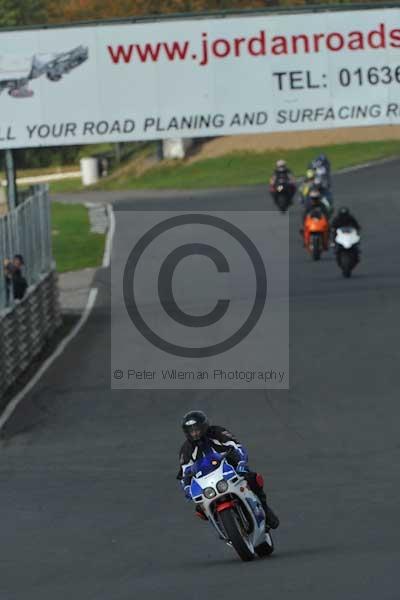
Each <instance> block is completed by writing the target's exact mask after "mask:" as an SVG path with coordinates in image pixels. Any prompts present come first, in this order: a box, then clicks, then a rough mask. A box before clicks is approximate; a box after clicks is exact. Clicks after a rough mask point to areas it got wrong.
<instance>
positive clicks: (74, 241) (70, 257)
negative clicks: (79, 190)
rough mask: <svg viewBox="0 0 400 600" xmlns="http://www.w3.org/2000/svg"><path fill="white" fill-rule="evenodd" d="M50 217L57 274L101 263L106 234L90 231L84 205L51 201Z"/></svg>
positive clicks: (96, 265)
mask: <svg viewBox="0 0 400 600" xmlns="http://www.w3.org/2000/svg"><path fill="white" fill-rule="evenodd" d="M51 218H52V239H53V254H54V258H55V261H56V265H57V271H58V272H59V273H64V272H65V271H77V270H79V269H85V268H87V267H98V266H99V265H100V264H101V261H102V258H103V252H104V242H105V235H104V234H100V233H91V232H90V223H89V214H88V210H87V208H86V207H85V206H82V205H80V204H61V203H59V202H53V203H52V205H51Z"/></svg>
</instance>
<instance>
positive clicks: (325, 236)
mask: <svg viewBox="0 0 400 600" xmlns="http://www.w3.org/2000/svg"><path fill="white" fill-rule="evenodd" d="M303 240H304V247H305V248H307V250H308V251H309V252H310V254H311V256H312V257H313V259H314V260H319V259H320V258H321V254H322V252H323V251H324V250H328V248H329V221H328V219H327V217H326V215H325V214H324V212H323V211H322V210H321V209H320V208H313V209H312V210H311V211H310V212H309V213H308V214H307V215H306V218H305V220H304V232H303Z"/></svg>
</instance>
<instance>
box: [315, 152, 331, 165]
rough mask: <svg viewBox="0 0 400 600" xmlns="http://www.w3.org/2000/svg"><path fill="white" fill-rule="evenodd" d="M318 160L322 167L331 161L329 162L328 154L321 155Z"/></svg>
mask: <svg viewBox="0 0 400 600" xmlns="http://www.w3.org/2000/svg"><path fill="white" fill-rule="evenodd" d="M317 160H318V161H319V162H320V163H321V164H322V165H326V164H327V163H328V162H329V161H328V157H327V156H326V154H320V155H319V156H318V158H317Z"/></svg>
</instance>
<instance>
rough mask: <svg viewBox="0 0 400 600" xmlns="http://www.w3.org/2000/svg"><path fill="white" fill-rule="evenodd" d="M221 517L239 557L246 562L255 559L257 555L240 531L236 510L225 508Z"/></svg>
mask: <svg viewBox="0 0 400 600" xmlns="http://www.w3.org/2000/svg"><path fill="white" fill-rule="evenodd" d="M220 518H221V521H222V524H223V526H224V529H225V531H226V534H227V536H228V537H229V539H230V541H231V542H232V546H233V547H234V548H235V550H236V552H237V553H238V555H239V557H240V558H241V559H242V560H243V561H245V562H249V561H250V560H253V559H254V556H255V554H254V550H251V549H250V548H249V546H248V544H246V542H245V540H244V539H243V534H242V532H241V531H240V526H239V524H238V517H237V516H236V514H235V512H234V510H232V509H229V510H228V509H227V510H223V511H222V512H221V513H220Z"/></svg>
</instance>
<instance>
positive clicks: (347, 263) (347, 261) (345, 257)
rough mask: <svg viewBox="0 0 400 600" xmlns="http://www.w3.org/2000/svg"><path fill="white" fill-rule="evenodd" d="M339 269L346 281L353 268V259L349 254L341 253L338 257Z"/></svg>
mask: <svg viewBox="0 0 400 600" xmlns="http://www.w3.org/2000/svg"><path fill="white" fill-rule="evenodd" d="M339 263H340V268H341V269H342V273H343V277H345V278H346V279H348V278H349V277H351V272H352V270H353V268H354V263H355V261H354V258H353V256H352V255H351V254H350V252H341V253H340V257H339Z"/></svg>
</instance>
